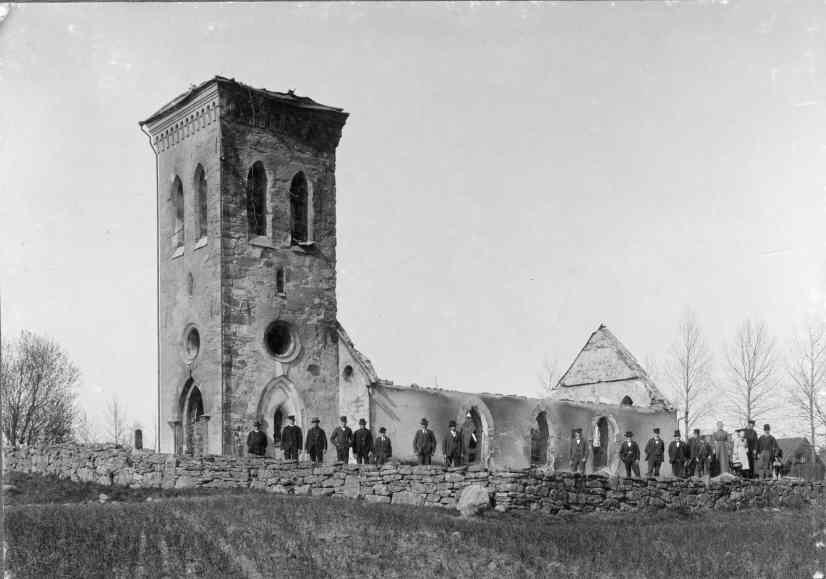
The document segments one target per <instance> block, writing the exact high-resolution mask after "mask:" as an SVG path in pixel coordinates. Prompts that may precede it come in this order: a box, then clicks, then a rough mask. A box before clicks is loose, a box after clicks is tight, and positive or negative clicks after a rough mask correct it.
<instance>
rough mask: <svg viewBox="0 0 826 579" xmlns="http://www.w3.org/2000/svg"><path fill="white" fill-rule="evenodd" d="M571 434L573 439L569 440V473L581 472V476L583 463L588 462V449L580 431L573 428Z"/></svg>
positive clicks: (583, 468) (583, 467) (583, 472)
mask: <svg viewBox="0 0 826 579" xmlns="http://www.w3.org/2000/svg"><path fill="white" fill-rule="evenodd" d="M572 434H573V439H572V440H571V452H570V464H571V472H574V473H577V472H579V471H580V470H582V474H585V463H586V462H587V461H588V449H587V446H586V445H585V441H584V440H583V439H582V429H581V428H574V430H573V431H572Z"/></svg>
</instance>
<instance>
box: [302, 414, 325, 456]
mask: <svg viewBox="0 0 826 579" xmlns="http://www.w3.org/2000/svg"><path fill="white" fill-rule="evenodd" d="M310 422H312V423H313V426H312V428H310V430H308V431H307V442H306V444H305V445H304V448H306V449H307V454H309V455H310V460H311V461H313V464H320V463H323V462H324V452H325V451H326V450H327V434H326V433H325V432H324V431H323V430H322V429H321V427H320V426H319V425H318V423H319V420H318V417H316V418H313V419H312V420H311V421H310Z"/></svg>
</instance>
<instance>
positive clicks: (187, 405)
mask: <svg viewBox="0 0 826 579" xmlns="http://www.w3.org/2000/svg"><path fill="white" fill-rule="evenodd" d="M178 415H179V417H180V419H179V420H178V421H177V424H178V428H179V429H180V432H179V433H176V437H175V438H176V441H175V452H176V453H177V454H187V455H190V456H201V455H203V454H206V450H207V432H206V424H207V421H208V419H209V416H207V415H206V413H205V412H204V399H203V396H202V395H201V389H200V388H198V386H197V385H196V384H195V381H194V380H193V379H192V378H190V379H189V380H187V381H186V383H185V384H184V387H183V389H182V390H181V395H180V397H179V399H178Z"/></svg>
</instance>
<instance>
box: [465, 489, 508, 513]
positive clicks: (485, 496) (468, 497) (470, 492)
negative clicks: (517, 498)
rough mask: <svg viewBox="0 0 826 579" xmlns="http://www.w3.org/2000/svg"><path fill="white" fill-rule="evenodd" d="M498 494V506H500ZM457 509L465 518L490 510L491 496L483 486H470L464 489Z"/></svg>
mask: <svg viewBox="0 0 826 579" xmlns="http://www.w3.org/2000/svg"><path fill="white" fill-rule="evenodd" d="M499 502H500V501H499V496H498V494H497V506H498V505H499ZM456 508H457V509H458V510H459V512H460V513H461V514H462V516H464V517H471V516H474V515H478V514H479V513H481V512H483V511H485V510H487V509H489V508H490V494H489V493H488V490H487V489H486V488H485V487H483V486H481V485H470V486H468V487H465V488H464V489H462V493H461V494H460V495H459V500H458V501H457V503H456Z"/></svg>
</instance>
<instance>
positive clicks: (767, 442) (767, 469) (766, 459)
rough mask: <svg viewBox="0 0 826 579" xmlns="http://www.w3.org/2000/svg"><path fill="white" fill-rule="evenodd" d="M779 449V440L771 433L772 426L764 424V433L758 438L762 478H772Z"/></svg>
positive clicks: (758, 458) (759, 468)
mask: <svg viewBox="0 0 826 579" xmlns="http://www.w3.org/2000/svg"><path fill="white" fill-rule="evenodd" d="M777 450H778V446H777V440H775V438H774V436H772V434H771V427H770V426H769V425H768V424H764V425H763V435H762V436H761V437H760V438H758V439H757V460H758V463H757V470H758V471H759V472H760V478H772V462H773V461H774V457H775V455H776V454H777Z"/></svg>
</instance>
